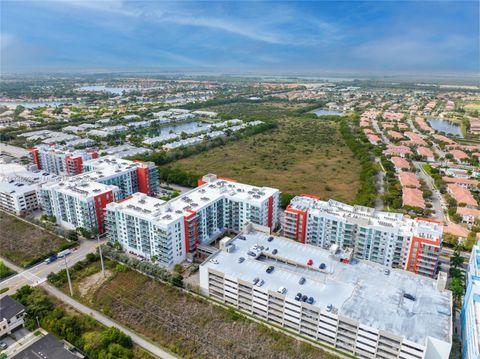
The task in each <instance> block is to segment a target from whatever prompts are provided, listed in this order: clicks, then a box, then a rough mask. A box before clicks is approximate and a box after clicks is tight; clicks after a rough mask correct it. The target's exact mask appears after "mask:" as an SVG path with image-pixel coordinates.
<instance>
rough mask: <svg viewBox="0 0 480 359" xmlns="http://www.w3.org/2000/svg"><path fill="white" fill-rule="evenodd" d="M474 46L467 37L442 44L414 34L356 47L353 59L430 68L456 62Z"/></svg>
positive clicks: (385, 64)
mask: <svg viewBox="0 0 480 359" xmlns="http://www.w3.org/2000/svg"><path fill="white" fill-rule="evenodd" d="M470 43H471V42H470V41H469V39H468V38H466V37H465V36H459V35H451V36H447V37H445V38H443V39H441V40H438V39H434V38H432V37H428V36H422V35H419V34H418V33H410V34H405V35H401V36H391V37H387V38H382V39H376V40H372V41H367V42H365V43H363V44H361V45H359V46H356V47H354V48H353V49H352V51H351V55H352V56H353V57H354V58H357V59H360V60H366V61H368V62H369V63H370V64H372V65H383V66H386V67H390V66H392V67H393V66H394V67H404V68H405V67H414V66H421V67H429V66H432V65H434V64H447V63H450V62H451V61H454V60H455V59H456V58H458V54H459V53H462V52H463V51H464V49H465V48H466V47H468V46H469V44H470Z"/></svg>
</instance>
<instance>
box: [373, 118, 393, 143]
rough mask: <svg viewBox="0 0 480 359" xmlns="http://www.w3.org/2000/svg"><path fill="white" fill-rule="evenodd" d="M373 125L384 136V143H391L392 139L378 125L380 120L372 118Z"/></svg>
mask: <svg viewBox="0 0 480 359" xmlns="http://www.w3.org/2000/svg"><path fill="white" fill-rule="evenodd" d="M372 126H373V128H374V129H375V131H376V132H377V133H378V134H379V135H380V137H382V141H383V143H384V144H386V145H389V144H390V140H389V139H388V138H387V136H385V135H384V134H383V131H382V130H380V127H379V126H378V121H377V120H372Z"/></svg>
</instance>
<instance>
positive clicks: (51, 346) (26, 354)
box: [12, 333, 85, 359]
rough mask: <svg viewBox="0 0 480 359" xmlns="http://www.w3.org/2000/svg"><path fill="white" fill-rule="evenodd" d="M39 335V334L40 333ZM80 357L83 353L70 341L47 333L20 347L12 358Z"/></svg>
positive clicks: (64, 358)
mask: <svg viewBox="0 0 480 359" xmlns="http://www.w3.org/2000/svg"><path fill="white" fill-rule="evenodd" d="M40 335H41V334H40ZM36 358H42V359H82V358H85V355H83V354H82V353H80V352H79V351H78V350H77V349H76V348H75V347H74V346H73V345H71V344H70V343H68V342H66V341H63V340H58V339H57V338H55V335H53V334H51V333H48V334H47V335H43V336H39V337H38V338H35V339H34V340H32V341H30V342H29V343H27V344H25V345H24V346H22V347H21V350H20V351H19V352H16V353H15V355H13V356H12V359H36Z"/></svg>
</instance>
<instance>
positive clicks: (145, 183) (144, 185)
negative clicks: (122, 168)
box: [137, 167, 151, 195]
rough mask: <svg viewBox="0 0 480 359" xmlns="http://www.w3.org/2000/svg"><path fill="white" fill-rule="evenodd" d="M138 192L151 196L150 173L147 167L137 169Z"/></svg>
mask: <svg viewBox="0 0 480 359" xmlns="http://www.w3.org/2000/svg"><path fill="white" fill-rule="evenodd" d="M137 176H138V191H139V192H142V193H145V194H148V195H149V194H151V192H150V171H149V170H148V167H137Z"/></svg>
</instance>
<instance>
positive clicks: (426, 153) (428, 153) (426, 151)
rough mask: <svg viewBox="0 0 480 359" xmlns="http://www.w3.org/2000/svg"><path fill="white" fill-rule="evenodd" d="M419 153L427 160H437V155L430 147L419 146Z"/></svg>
mask: <svg viewBox="0 0 480 359" xmlns="http://www.w3.org/2000/svg"><path fill="white" fill-rule="evenodd" d="M417 153H418V154H419V155H420V156H422V157H424V158H425V160H426V161H427V162H434V161H435V155H434V154H433V151H432V150H431V149H430V148H428V147H418V148H417Z"/></svg>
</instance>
